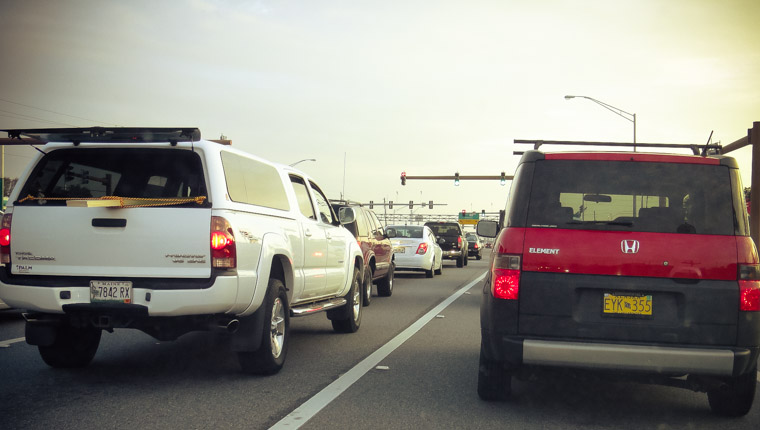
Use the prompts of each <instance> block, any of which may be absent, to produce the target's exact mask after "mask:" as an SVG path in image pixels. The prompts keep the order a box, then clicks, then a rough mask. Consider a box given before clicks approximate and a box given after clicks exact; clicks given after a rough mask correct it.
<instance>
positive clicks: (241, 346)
mask: <svg viewBox="0 0 760 430" xmlns="http://www.w3.org/2000/svg"><path fill="white" fill-rule="evenodd" d="M264 313H265V312H264V307H263V306H261V307H259V309H258V310H257V311H256V312H254V313H253V315H249V316H247V317H244V318H240V326H239V327H238V329H237V331H236V332H235V333H232V339H231V341H230V349H231V350H232V351H233V352H253V351H258V349H259V348H260V347H261V338H262V335H263V334H264Z"/></svg>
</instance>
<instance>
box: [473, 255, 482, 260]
mask: <svg viewBox="0 0 760 430" xmlns="http://www.w3.org/2000/svg"><path fill="white" fill-rule="evenodd" d="M475 259H476V260H482V259H483V255H482V254H478V255H476V256H475Z"/></svg>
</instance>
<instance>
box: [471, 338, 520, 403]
mask: <svg viewBox="0 0 760 430" xmlns="http://www.w3.org/2000/svg"><path fill="white" fill-rule="evenodd" d="M511 394H512V375H511V374H510V373H509V372H507V371H506V370H504V368H503V367H502V366H501V365H500V364H499V363H498V362H496V361H489V360H488V359H486V357H485V355H484V354H483V345H482V344H481V346H480V366H479V368H478V396H479V397H480V398H481V399H482V400H486V401H504V400H507V399H508V398H509V396H510V395H511Z"/></svg>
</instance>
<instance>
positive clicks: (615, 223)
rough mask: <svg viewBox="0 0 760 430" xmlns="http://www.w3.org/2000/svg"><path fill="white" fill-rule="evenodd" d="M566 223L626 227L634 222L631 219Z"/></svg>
mask: <svg viewBox="0 0 760 430" xmlns="http://www.w3.org/2000/svg"><path fill="white" fill-rule="evenodd" d="M565 224H577V225H583V224H594V225H599V224H603V225H622V226H625V227H632V226H633V223H632V222H631V221H568V222H566V223H565Z"/></svg>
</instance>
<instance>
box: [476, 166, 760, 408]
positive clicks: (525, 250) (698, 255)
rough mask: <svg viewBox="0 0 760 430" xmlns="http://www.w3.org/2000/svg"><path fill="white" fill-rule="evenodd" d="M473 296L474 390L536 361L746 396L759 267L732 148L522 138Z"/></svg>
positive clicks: (741, 404) (758, 321)
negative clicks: (545, 143)
mask: <svg viewBox="0 0 760 430" xmlns="http://www.w3.org/2000/svg"><path fill="white" fill-rule="evenodd" d="M477 230H478V234H479V235H481V236H486V237H496V240H495V242H494V251H493V253H492V256H491V270H490V272H489V274H488V276H487V277H486V280H485V284H484V289H483V299H482V305H481V335H482V337H481V351H480V369H479V377H478V394H479V395H480V397H481V398H482V399H485V400H502V399H505V398H507V397H508V396H509V395H510V387H511V378H512V377H518V378H522V377H526V376H530V375H532V374H538V372H534V371H535V370H538V369H540V368H542V367H544V368H545V367H554V368H557V367H559V368H571V369H590V370H592V371H594V372H607V374H608V375H609V376H626V377H633V378H634V379H639V380H646V381H647V382H652V381H654V382H657V383H662V384H666V385H675V386H683V387H684V388H689V389H695V390H701V391H705V392H707V397H708V400H709V404H710V407H711V408H712V410H713V412H715V413H717V414H720V415H728V416H741V415H744V414H746V413H747V412H748V411H749V410H750V408H751V407H752V402H753V398H754V395H755V386H756V383H757V379H756V378H757V360H758V351H759V346H760V312H759V311H760V281H758V279H760V276H759V274H760V267H759V266H758V254H757V250H756V248H755V244H754V243H753V241H752V239H751V238H750V237H749V223H748V219H747V211H746V205H745V202H744V193H743V189H742V185H741V181H740V178H739V170H738V166H737V163H736V161H735V160H734V159H733V158H729V157H724V156H720V155H716V156H712V155H711V156H697V155H694V156H691V155H673V154H651V153H636V152H632V153H621V152H615V153H612V152H610V153H599V152H585V153H553V154H552V153H543V152H539V151H527V152H526V153H525V154H524V155H523V157H522V159H521V161H520V163H519V165H518V167H517V170H516V172H515V176H514V180H513V183H512V187H511V190H510V194H509V198H508V202H507V207H506V212H505V218H504V221H503V225H499V224H498V223H496V222H493V221H481V222H480V223H479V224H478V228H477Z"/></svg>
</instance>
